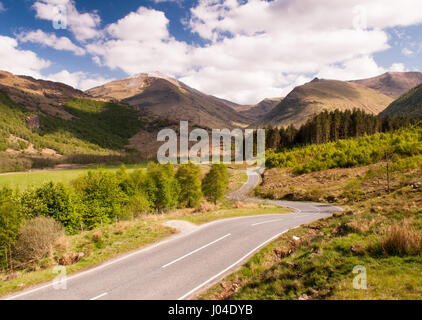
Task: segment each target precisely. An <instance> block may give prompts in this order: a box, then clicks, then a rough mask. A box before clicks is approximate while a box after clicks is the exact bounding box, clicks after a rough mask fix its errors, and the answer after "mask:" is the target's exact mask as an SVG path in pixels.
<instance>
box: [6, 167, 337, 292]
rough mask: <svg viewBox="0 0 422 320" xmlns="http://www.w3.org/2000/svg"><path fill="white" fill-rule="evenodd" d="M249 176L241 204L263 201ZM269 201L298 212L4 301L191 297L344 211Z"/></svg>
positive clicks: (163, 246) (219, 224) (178, 241)
mask: <svg viewBox="0 0 422 320" xmlns="http://www.w3.org/2000/svg"><path fill="white" fill-rule="evenodd" d="M247 174H248V182H247V183H246V184H245V185H244V186H243V187H242V188H241V189H240V190H238V191H237V192H235V193H233V194H231V195H230V196H231V197H232V198H234V199H238V200H250V201H256V202H261V201H263V200H261V199H255V198H248V197H247V194H248V193H249V192H250V191H251V190H252V189H253V188H254V187H255V186H256V185H257V184H258V183H259V174H257V173H256V172H253V171H247ZM267 202H269V203H273V204H275V205H279V206H283V207H288V208H292V209H293V210H294V211H295V213H293V214H273V215H259V216H248V217H240V218H231V219H224V220H219V221H214V222H211V223H208V224H206V225H203V226H201V227H198V228H196V229H195V230H193V231H191V232H189V233H184V234H180V235H176V236H174V237H171V238H169V239H168V240H165V241H162V242H160V243H157V244H155V245H152V246H149V247H147V248H144V249H141V250H138V251H135V252H132V253H129V254H127V255H125V256H122V257H120V258H117V259H114V260H111V261H109V262H106V263H104V264H102V265H99V266H98V267H95V268H93V269H90V270H87V271H84V272H81V273H78V274H75V275H72V276H69V277H67V280H66V283H65V284H66V289H63V286H59V287H57V286H56V285H55V284H54V283H53V282H51V283H47V284H45V285H41V286H38V287H35V288H32V289H28V290H26V291H22V292H20V293H18V294H15V295H13V296H9V297H7V298H6V299H8V300H13V299H20V300H123V299H124V300H176V299H179V300H182V299H189V298H192V297H194V295H195V294H197V293H198V292H200V291H202V290H204V289H205V288H206V287H207V286H210V285H211V284H213V283H215V282H217V281H218V280H220V279H221V278H223V277H224V276H226V275H227V274H229V273H231V272H233V271H235V270H236V269H238V268H239V267H240V266H241V265H242V263H244V262H245V261H246V260H247V259H248V258H250V257H251V256H252V255H253V254H254V253H255V252H256V251H258V250H259V249H261V248H262V247H264V246H265V245H266V244H268V243H269V242H271V241H273V240H274V239H276V238H278V237H279V236H280V235H282V234H283V233H285V232H287V231H288V230H290V229H292V228H295V227H298V226H300V225H302V224H307V223H310V222H313V221H315V220H318V219H320V218H323V217H327V216H330V215H332V214H333V213H334V212H337V211H341V210H342V209H341V208H339V207H334V206H329V205H324V204H315V203H297V202H289V201H267ZM62 284H63V283H62ZM55 287H56V288H57V289H56V288H55Z"/></svg>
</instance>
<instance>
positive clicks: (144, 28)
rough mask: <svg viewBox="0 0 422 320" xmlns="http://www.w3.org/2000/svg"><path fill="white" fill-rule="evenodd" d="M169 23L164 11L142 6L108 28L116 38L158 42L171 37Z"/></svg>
mask: <svg viewBox="0 0 422 320" xmlns="http://www.w3.org/2000/svg"><path fill="white" fill-rule="evenodd" d="M168 24H169V20H168V19H167V18H166V16H165V15H164V13H163V12H161V11H156V10H151V9H147V8H144V7H140V8H139V9H138V11H136V12H131V13H129V14H128V15H127V16H126V17H124V18H123V19H120V20H119V21H117V22H116V23H113V24H111V25H109V26H108V27H107V28H106V30H107V32H108V33H109V34H110V36H111V37H113V38H115V39H121V40H133V41H141V42H149V41H154V42H156V41H161V40H162V39H168V38H169V32H168V30H167V27H168Z"/></svg>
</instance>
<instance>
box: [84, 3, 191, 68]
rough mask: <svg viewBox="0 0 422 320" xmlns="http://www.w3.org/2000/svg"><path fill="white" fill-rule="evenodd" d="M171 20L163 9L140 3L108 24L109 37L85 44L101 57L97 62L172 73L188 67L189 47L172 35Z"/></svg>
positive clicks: (112, 66)
mask: <svg viewBox="0 0 422 320" xmlns="http://www.w3.org/2000/svg"><path fill="white" fill-rule="evenodd" d="M168 24H169V20H168V19H167V18H166V16H165V15H164V13H163V12H161V11H157V10H153V9H147V8H144V7H140V8H139V9H138V10H137V11H136V12H132V13H130V14H129V15H127V16H126V17H124V18H122V19H120V20H119V21H117V22H116V23H113V24H111V25H109V26H107V27H106V28H105V31H106V39H101V40H99V41H96V42H94V43H91V44H89V45H87V46H86V48H87V50H88V52H90V53H91V54H93V55H95V56H97V57H102V60H99V59H100V58H96V62H100V61H102V63H103V64H104V65H106V66H108V67H110V68H112V69H115V68H120V69H122V70H123V71H125V72H126V73H128V74H130V75H133V74H137V73H140V72H151V71H156V70H159V71H161V72H163V73H167V74H169V75H173V76H174V75H176V74H179V73H183V72H186V70H188V69H189V65H190V61H189V50H190V47H189V45H187V44H186V43H184V42H179V41H177V40H175V39H174V38H173V37H172V36H170V34H169V31H168Z"/></svg>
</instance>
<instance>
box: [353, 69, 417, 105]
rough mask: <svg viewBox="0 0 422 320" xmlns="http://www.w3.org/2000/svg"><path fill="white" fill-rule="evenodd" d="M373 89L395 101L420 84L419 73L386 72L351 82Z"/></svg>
mask: <svg viewBox="0 0 422 320" xmlns="http://www.w3.org/2000/svg"><path fill="white" fill-rule="evenodd" d="M351 82H354V83H357V84H360V85H362V86H365V87H368V88H371V89H374V90H376V91H378V92H381V93H383V94H385V95H387V96H389V97H392V98H393V99H397V98H398V97H400V96H401V95H402V94H404V93H406V92H407V91H409V90H410V89H412V88H414V87H417V86H418V85H420V84H422V73H420V72H387V73H384V74H382V75H380V76H378V77H374V78H369V79H363V80H356V81H351Z"/></svg>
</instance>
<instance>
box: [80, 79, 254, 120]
mask: <svg viewBox="0 0 422 320" xmlns="http://www.w3.org/2000/svg"><path fill="white" fill-rule="evenodd" d="M86 94H88V95H90V96H92V97H94V98H96V99H104V100H109V101H110V100H114V101H121V102H123V103H126V104H129V105H130V106H132V107H134V108H136V109H137V110H140V111H147V112H151V113H153V114H156V115H158V116H160V117H164V118H167V119H173V120H188V121H190V122H191V123H192V125H193V124H196V125H199V126H201V127H204V128H233V127H245V126H247V125H248V124H249V123H250V120H249V119H248V118H247V117H245V116H243V115H241V114H239V113H237V112H236V111H235V110H233V108H232V106H234V105H235V104H233V103H231V102H229V101H226V100H222V99H219V98H216V97H213V96H210V95H206V94H204V93H202V92H200V91H198V90H195V89H193V88H191V87H189V86H187V85H186V84H184V83H182V82H180V81H178V80H176V79H173V78H169V77H166V76H164V75H162V74H159V73H141V74H138V75H135V76H133V77H131V78H129V79H123V80H118V81H113V82H110V83H107V84H104V85H102V86H100V87H96V88H93V89H90V90H88V91H86Z"/></svg>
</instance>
